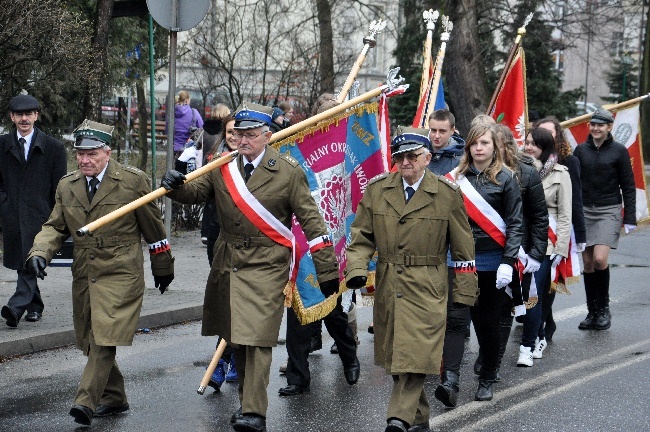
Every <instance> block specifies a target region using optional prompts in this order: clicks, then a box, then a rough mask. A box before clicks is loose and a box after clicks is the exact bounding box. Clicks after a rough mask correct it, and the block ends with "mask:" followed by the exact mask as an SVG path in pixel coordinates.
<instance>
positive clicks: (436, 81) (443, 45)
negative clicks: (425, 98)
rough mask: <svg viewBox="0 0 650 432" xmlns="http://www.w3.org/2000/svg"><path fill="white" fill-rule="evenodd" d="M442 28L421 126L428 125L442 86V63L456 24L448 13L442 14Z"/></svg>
mask: <svg viewBox="0 0 650 432" xmlns="http://www.w3.org/2000/svg"><path fill="white" fill-rule="evenodd" d="M442 28H443V32H442V34H441V35H440V49H439V50H438V57H437V58H436V66H435V70H434V72H433V83H432V84H431V89H430V90H429V104H428V106H427V110H426V112H425V113H424V114H423V115H422V119H421V123H423V124H421V125H420V127H426V124H427V117H428V116H429V114H430V113H432V112H433V108H434V107H435V105H436V99H437V98H438V87H440V77H441V76H442V64H443V62H444V61H445V51H446V50H447V42H449V37H450V36H451V30H452V29H453V28H454V24H453V23H452V22H451V21H449V17H448V16H446V15H443V16H442Z"/></svg>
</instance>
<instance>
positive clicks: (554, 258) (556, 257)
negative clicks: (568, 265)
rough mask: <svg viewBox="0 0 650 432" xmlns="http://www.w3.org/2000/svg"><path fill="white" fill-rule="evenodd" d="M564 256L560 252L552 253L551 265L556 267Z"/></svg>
mask: <svg viewBox="0 0 650 432" xmlns="http://www.w3.org/2000/svg"><path fill="white" fill-rule="evenodd" d="M563 258H564V257H563V256H562V255H560V254H552V255H551V267H553V268H555V267H557V265H558V264H559V263H560V261H562V259H563Z"/></svg>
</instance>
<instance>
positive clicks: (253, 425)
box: [232, 414, 266, 432]
mask: <svg viewBox="0 0 650 432" xmlns="http://www.w3.org/2000/svg"><path fill="white" fill-rule="evenodd" d="M232 428H233V429H234V430H236V431H237V432H266V418H264V417H262V416H260V415H257V414H243V415H242V416H241V417H240V418H238V419H237V420H236V421H235V423H233V424H232Z"/></svg>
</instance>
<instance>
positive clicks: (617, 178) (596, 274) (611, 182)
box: [573, 108, 636, 330]
mask: <svg viewBox="0 0 650 432" xmlns="http://www.w3.org/2000/svg"><path fill="white" fill-rule="evenodd" d="M613 124H614V116H613V115H612V113H611V112H609V111H607V110H606V109H604V108H599V109H598V110H596V111H595V112H594V113H593V114H592V116H591V120H590V121H589V136H588V137H587V142H585V143H584V144H580V145H578V146H577V147H576V148H575V150H574V151H573V154H574V155H575V157H577V158H578V160H579V161H580V166H581V169H582V171H581V175H580V179H581V180H582V201H583V205H584V214H585V227H586V232H587V245H586V248H585V251H584V252H583V253H582V260H583V262H584V283H585V294H586V296H587V310H588V313H587V317H586V318H585V319H584V320H583V321H582V322H580V325H579V326H578V328H579V329H580V330H590V329H596V330H607V329H608V328H609V327H610V326H611V314H610V311H609V263H608V260H609V252H610V250H611V249H616V247H617V246H618V239H619V236H620V232H621V226H623V227H624V228H625V233H626V234H629V233H631V232H632V231H634V230H635V229H636V186H635V183H634V174H633V172H632V164H631V162H630V155H629V153H628V151H627V149H626V148H625V146H624V145H623V144H620V143H618V142H616V141H614V137H613V136H612V134H611V131H612V127H613ZM621 204H623V208H621Z"/></svg>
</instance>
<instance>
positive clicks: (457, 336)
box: [442, 267, 469, 375]
mask: <svg viewBox="0 0 650 432" xmlns="http://www.w3.org/2000/svg"><path fill="white" fill-rule="evenodd" d="M447 277H448V281H449V298H448V299H447V327H446V328H445V344H444V345H443V348H442V367H443V370H444V371H450V372H454V373H456V374H458V375H460V365H461V363H462V362H463V354H464V352H465V331H466V330H467V326H468V325H469V306H468V305H464V304H462V303H453V281H454V269H453V268H451V267H449V268H448V269H447Z"/></svg>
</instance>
